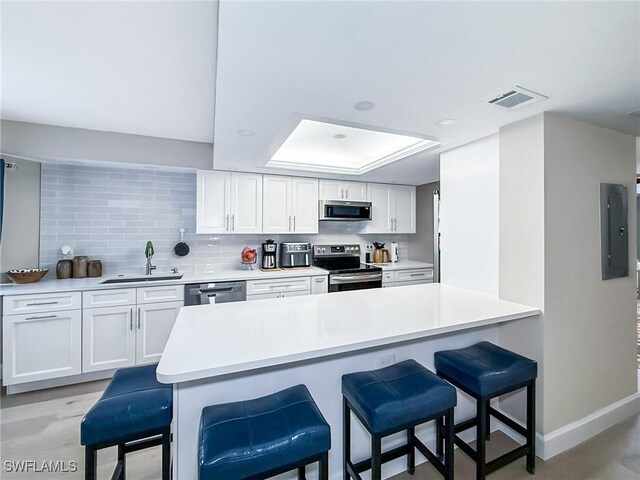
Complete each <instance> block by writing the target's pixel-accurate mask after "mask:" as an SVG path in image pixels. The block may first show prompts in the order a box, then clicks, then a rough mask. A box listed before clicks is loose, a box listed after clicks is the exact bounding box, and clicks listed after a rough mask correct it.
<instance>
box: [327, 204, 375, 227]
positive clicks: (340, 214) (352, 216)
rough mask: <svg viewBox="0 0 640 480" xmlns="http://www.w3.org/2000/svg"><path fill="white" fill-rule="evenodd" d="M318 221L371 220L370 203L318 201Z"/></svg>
mask: <svg viewBox="0 0 640 480" xmlns="http://www.w3.org/2000/svg"><path fill="white" fill-rule="evenodd" d="M320 220H324V221H326V220H342V221H349V222H354V221H362V220H371V202H343V201H339V200H320Z"/></svg>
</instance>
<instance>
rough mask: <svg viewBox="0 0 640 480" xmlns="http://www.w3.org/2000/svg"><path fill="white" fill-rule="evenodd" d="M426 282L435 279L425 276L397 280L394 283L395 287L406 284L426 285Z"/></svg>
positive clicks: (431, 281)
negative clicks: (401, 280)
mask: <svg viewBox="0 0 640 480" xmlns="http://www.w3.org/2000/svg"><path fill="white" fill-rule="evenodd" d="M426 283H433V279H431V278H424V279H422V280H409V281H407V282H396V283H394V284H393V286H394V287H404V286H406V285H424V284H426Z"/></svg>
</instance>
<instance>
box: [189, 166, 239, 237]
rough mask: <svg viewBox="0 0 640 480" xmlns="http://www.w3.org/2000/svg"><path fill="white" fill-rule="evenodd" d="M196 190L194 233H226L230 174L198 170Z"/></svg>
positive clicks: (227, 230) (228, 215)
mask: <svg viewBox="0 0 640 480" xmlns="http://www.w3.org/2000/svg"><path fill="white" fill-rule="evenodd" d="M196 190H197V191H196V195H197V205H196V233H228V232H229V222H230V215H231V205H230V200H231V174H230V173H228V172H214V171H207V170H198V173H197V189H196Z"/></svg>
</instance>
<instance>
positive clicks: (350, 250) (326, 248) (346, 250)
mask: <svg viewBox="0 0 640 480" xmlns="http://www.w3.org/2000/svg"><path fill="white" fill-rule="evenodd" d="M313 255H314V256H316V257H321V256H342V255H349V256H356V255H357V256H360V245H314V246H313Z"/></svg>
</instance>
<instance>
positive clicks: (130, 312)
mask: <svg viewBox="0 0 640 480" xmlns="http://www.w3.org/2000/svg"><path fill="white" fill-rule="evenodd" d="M129 330H133V308H132V309H130V310H129Z"/></svg>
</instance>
